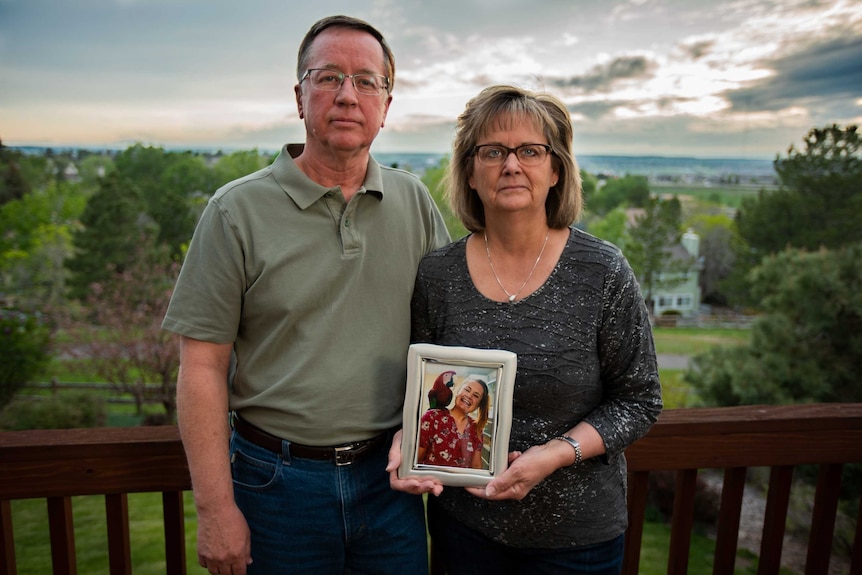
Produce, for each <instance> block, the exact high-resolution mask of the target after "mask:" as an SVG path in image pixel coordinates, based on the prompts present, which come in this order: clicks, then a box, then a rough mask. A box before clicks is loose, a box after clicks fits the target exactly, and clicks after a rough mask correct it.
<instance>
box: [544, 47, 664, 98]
mask: <svg viewBox="0 0 862 575" xmlns="http://www.w3.org/2000/svg"><path fill="white" fill-rule="evenodd" d="M655 69H656V65H655V63H654V62H652V61H651V60H649V59H647V58H646V57H645V56H639V55H638V56H621V57H618V58H614V59H613V60H611V61H610V62H608V63H607V64H601V65H597V66H595V67H593V68H592V69H591V70H590V71H589V72H587V73H586V74H582V75H580V76H572V77H570V78H559V79H555V80H552V81H551V83H552V84H553V85H555V86H558V87H560V88H579V89H580V90H583V91H585V92H596V91H609V90H611V89H612V88H613V87H614V86H615V85H616V84H617V83H618V82H620V81H621V80H640V79H646V78H649V77H650V76H651V75H652V73H653V72H654V71H655Z"/></svg>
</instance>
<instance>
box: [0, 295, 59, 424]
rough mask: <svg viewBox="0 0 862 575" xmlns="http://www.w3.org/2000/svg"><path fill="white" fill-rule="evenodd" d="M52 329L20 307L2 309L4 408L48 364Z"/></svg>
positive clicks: (0, 389) (0, 394) (0, 386)
mask: <svg viewBox="0 0 862 575" xmlns="http://www.w3.org/2000/svg"><path fill="white" fill-rule="evenodd" d="M50 339H51V329H50V327H49V325H48V324H47V322H46V321H45V318H44V317H42V316H40V315H36V314H29V313H24V312H21V311H19V310H10V309H2V310H0V349H2V350H3V353H2V354H0V408H2V407H3V406H4V405H6V404H7V403H9V401H11V399H12V396H14V395H15V392H16V391H18V390H19V389H20V388H21V387H23V386H24V385H25V384H27V383H30V382H31V381H32V380H33V378H34V377H35V376H36V375H38V374H39V373H40V372H41V371H42V369H44V367H45V365H46V364H47V363H48V361H49V359H50V356H49V355H48V344H49V342H50Z"/></svg>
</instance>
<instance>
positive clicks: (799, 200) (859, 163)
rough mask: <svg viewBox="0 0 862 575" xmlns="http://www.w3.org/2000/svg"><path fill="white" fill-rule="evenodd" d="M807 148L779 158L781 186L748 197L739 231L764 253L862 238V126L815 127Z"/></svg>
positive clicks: (739, 217) (835, 244)
mask: <svg viewBox="0 0 862 575" xmlns="http://www.w3.org/2000/svg"><path fill="white" fill-rule="evenodd" d="M804 142H805V150H804V151H799V150H797V149H796V148H795V147H794V146H792V145H791V146H790V148H789V149H788V151H787V157H786V158H784V159H781V158H776V160H775V171H776V173H777V174H778V177H779V181H780V186H779V188H778V189H777V190H774V191H765V190H761V191H760V192H759V194H758V196H757V199H751V198H749V199H746V200H743V202H742V205H741V207H740V210H739V212H738V214H737V226H738V228H739V233H740V234H741V235H742V237H744V238H745V239H746V240H747V241H748V243H749V245H750V246H751V248H752V249H753V250H754V251H755V252H756V253H758V254H759V255H760V256H761V257H762V256H764V255H766V254H771V253H776V252H779V251H781V250H783V249H785V248H787V247H794V248H805V249H809V250H816V249H818V248H820V247H821V246H824V247H827V248H837V247H840V246H843V245H847V244H850V243H854V242H858V241H860V240H862V186H860V185H859V181H860V179H862V149H860V141H859V134H858V133H857V131H856V126H849V127H848V128H846V129H842V128H841V127H839V126H837V125H832V126H829V127H826V128H823V129H816V128H815V129H813V130H811V131H810V132H808V135H807V136H806V137H805V138H804Z"/></svg>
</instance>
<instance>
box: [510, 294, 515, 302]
mask: <svg viewBox="0 0 862 575" xmlns="http://www.w3.org/2000/svg"><path fill="white" fill-rule="evenodd" d="M509 303H515V296H514V295H510V296H509Z"/></svg>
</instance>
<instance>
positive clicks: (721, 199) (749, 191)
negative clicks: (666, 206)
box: [650, 184, 760, 208]
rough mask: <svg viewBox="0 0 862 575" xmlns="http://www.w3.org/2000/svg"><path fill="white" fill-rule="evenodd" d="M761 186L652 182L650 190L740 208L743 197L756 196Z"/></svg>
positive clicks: (660, 193)
mask: <svg viewBox="0 0 862 575" xmlns="http://www.w3.org/2000/svg"><path fill="white" fill-rule="evenodd" d="M759 190H760V188H755V187H752V186H692V185H687V186H686V185H679V186H660V185H655V184H650V191H651V192H652V193H653V194H656V195H665V194H670V195H676V196H692V197H694V198H696V199H698V200H701V201H709V202H714V203H717V204H721V205H722V206H728V207H732V208H738V207H739V206H740V205H741V204H742V198H751V197H756V196H757V193H758V191H759Z"/></svg>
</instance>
